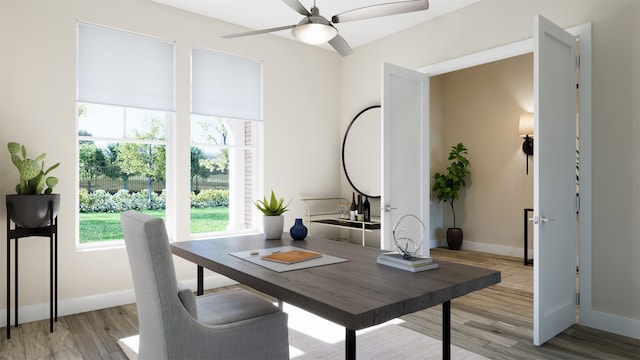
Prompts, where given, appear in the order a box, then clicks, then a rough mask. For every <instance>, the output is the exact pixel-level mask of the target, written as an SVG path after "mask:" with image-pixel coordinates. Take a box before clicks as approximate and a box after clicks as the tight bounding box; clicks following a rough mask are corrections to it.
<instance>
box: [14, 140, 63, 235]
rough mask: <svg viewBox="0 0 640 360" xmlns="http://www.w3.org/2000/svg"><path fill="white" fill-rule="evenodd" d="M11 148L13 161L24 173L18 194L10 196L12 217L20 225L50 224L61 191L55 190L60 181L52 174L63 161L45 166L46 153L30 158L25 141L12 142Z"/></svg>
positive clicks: (58, 202)
mask: <svg viewBox="0 0 640 360" xmlns="http://www.w3.org/2000/svg"><path fill="white" fill-rule="evenodd" d="M7 148H8V150H9V154H11V161H12V162H13V164H14V165H15V166H16V168H17V169H18V172H19V174H20V182H19V183H18V184H17V185H16V194H13V195H7V196H6V205H7V213H8V214H9V218H11V220H12V221H13V222H14V223H15V224H16V226H19V227H23V228H40V227H43V226H47V225H50V219H51V218H55V217H56V216H57V215H58V210H59V208H60V194H54V193H53V187H54V186H55V185H57V184H58V178H56V177H54V176H49V175H48V174H49V173H50V172H51V171H52V170H53V169H55V168H57V167H58V166H60V163H56V164H54V165H52V166H50V167H49V168H47V169H46V170H45V163H44V158H45V157H46V156H47V154H46V153H42V154H40V156H38V157H37V158H35V159H30V158H27V150H26V148H25V146H24V145H20V144H18V143H16V142H10V143H9V144H8V145H7ZM50 210H51V211H53V214H52V213H51V212H50Z"/></svg>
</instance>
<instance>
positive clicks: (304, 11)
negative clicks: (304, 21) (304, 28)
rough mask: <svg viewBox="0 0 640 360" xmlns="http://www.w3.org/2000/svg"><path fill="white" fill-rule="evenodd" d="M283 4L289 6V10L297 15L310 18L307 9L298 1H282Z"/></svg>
mask: <svg viewBox="0 0 640 360" xmlns="http://www.w3.org/2000/svg"><path fill="white" fill-rule="evenodd" d="M282 1H283V2H284V3H285V4H287V5H289V7H290V8H292V9H293V10H295V11H296V12H297V13H298V14H300V15H303V16H311V13H310V12H309V10H307V8H305V7H304V6H303V5H302V4H300V1H298V0H282Z"/></svg>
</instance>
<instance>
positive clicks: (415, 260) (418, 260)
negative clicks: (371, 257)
mask: <svg viewBox="0 0 640 360" xmlns="http://www.w3.org/2000/svg"><path fill="white" fill-rule="evenodd" d="M377 262H378V264H382V265H387V266H391V267H394V268H398V269H402V270H405V271H411V272H418V271H425V270H431V269H437V268H438V262H437V261H436V260H435V259H434V258H432V257H425V256H413V257H412V258H411V259H403V258H402V255H401V254H398V253H395V252H391V253H384V254H380V256H378V260H377Z"/></svg>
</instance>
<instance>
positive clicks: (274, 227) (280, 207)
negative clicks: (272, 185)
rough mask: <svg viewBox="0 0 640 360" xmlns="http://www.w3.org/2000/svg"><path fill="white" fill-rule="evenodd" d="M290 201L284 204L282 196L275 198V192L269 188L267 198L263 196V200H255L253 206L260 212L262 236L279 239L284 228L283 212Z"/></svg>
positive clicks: (268, 238)
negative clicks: (269, 195)
mask: <svg viewBox="0 0 640 360" xmlns="http://www.w3.org/2000/svg"><path fill="white" fill-rule="evenodd" d="M290 203H291V201H289V202H288V203H287V204H286V205H285V204H284V198H279V199H278V198H277V197H276V194H275V193H274V192H273V190H271V197H270V198H269V199H267V197H266V196H265V197H264V199H263V200H256V201H255V202H254V204H255V206H256V207H257V208H258V210H260V211H261V212H262V214H263V215H264V216H263V219H262V224H263V226H264V228H263V230H264V236H265V239H267V240H273V239H280V238H281V237H282V231H283V229H284V216H283V215H282V214H284V212H285V211H288V209H287V208H288V207H289V204H290Z"/></svg>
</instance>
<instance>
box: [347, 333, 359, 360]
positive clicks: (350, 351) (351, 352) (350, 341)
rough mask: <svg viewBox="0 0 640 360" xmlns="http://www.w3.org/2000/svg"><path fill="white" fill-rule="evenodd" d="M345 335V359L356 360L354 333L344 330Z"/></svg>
mask: <svg viewBox="0 0 640 360" xmlns="http://www.w3.org/2000/svg"><path fill="white" fill-rule="evenodd" d="M346 330H347V331H346V335H345V342H344V343H345V356H344V357H345V359H347V360H355V358H356V331H355V330H352V329H346Z"/></svg>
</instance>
